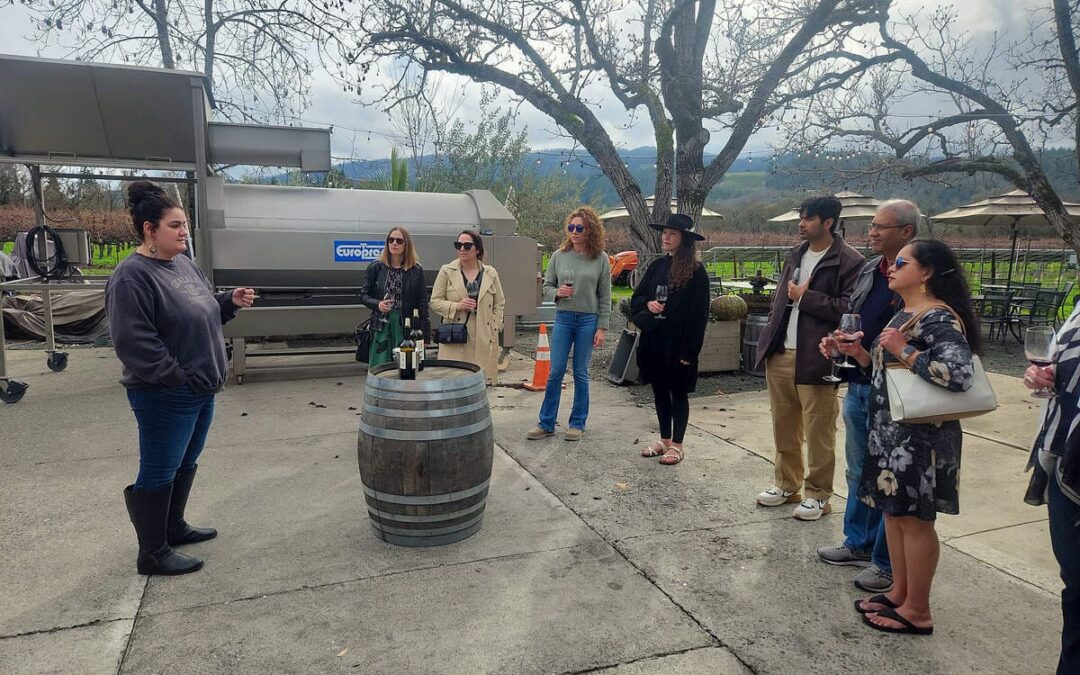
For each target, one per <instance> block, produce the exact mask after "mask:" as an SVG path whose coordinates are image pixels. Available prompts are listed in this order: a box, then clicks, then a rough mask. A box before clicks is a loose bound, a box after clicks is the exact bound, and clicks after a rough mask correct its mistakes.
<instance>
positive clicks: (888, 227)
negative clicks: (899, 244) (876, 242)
mask: <svg viewBox="0 0 1080 675" xmlns="http://www.w3.org/2000/svg"><path fill="white" fill-rule="evenodd" d="M902 227H907V225H878V224H877V223H870V229H871V230H899V229H900V228H902Z"/></svg>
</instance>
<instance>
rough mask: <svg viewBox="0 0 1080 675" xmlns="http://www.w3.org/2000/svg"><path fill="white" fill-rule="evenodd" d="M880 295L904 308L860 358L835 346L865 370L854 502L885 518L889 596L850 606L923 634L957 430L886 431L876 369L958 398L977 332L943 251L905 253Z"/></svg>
mask: <svg viewBox="0 0 1080 675" xmlns="http://www.w3.org/2000/svg"><path fill="white" fill-rule="evenodd" d="M889 288H891V289H892V290H893V291H895V292H896V293H897V294H899V295H900V297H901V298H902V299H903V301H904V309H903V310H901V311H900V312H899V313H898V314H897V315H896V316H895V317H893V319H892V321H890V322H889V325H888V326H887V327H886V328H885V330H883V331H882V333H881V335H880V336H879V337H878V339H877V340H876V341H875V342H874V344H873V346H872V347H871V350H870V351H869V352H867V351H866V350H865V349H863V347H862V345H861V342H860V341H859V340H856V341H855V342H854V343H850V344H844V343H838V344H837V347H838V348H839V349H840V351H841V352H843V353H846V354H848V355H850V356H852V357H853V358H855V359H856V360H857V361H858V362H859V364H860V365H861V366H862V367H863V368H872V375H871V384H870V386H871V393H870V437H869V443H868V448H867V452H868V455H867V460H866V463H865V465H864V467H863V472H862V478H861V481H860V486H859V499H861V500H862V501H863V502H864V503H866V504H868V505H869V506H872V507H874V508H877V509H880V510H881V511H883V512H884V514H885V532H886V540H887V541H888V545H889V558H890V559H891V562H892V567H893V579H894V581H895V584H894V585H893V588H892V590H891V591H889V592H887V593H883V594H880V595H875V596H872V597H870V598H867V599H864V600H860V601H859V602H857V603H856V604H855V607H856V609H857V610H858V611H859V612H860V613H861V614H862V615H863V621H865V622H866V624H867V625H869V626H870V627H871V628H875V629H877V630H882V631H886V632H891V633H911V634H916V635H928V634H930V633H932V632H933V626H934V622H933V618H932V617H931V614H930V585H931V583H932V582H933V579H934V571H935V570H936V568H937V562H938V556H939V552H940V546H939V543H938V537H937V532H936V531H935V529H934V519H935V518H936V516H937V513H938V512H941V513H950V514H957V513H959V512H960V502H959V495H958V492H957V487H958V482H959V476H960V446H961V443H962V440H963V436H962V433H961V430H960V423H959V422H957V421H950V422H940V423H929V424H910V423H905V422H894V421H893V420H892V418H891V416H890V414H889V394H888V392H887V391H886V387H885V368H886V367H887V366H888V364H889V363H895V362H897V361H899V362H901V363H903V364H904V365H906V366H907V367H908V368H910V369H911V370H912V371H913V372H914V373H916V374H917V375H918V376H919V377H922V378H923V379H924V380H926V381H928V382H931V383H933V384H936V385H938V386H940V387H944V388H945V389H948V390H949V391H955V392H960V391H966V390H967V389H969V388H970V387H971V381H972V376H973V370H972V360H971V354H972V351H973V350H974V351H978V348H979V329H978V325H977V324H976V323H975V317H974V312H973V311H972V307H971V291H970V290H969V288H968V285H967V281H966V280H965V279H964V275H963V272H962V271H961V269H960V265H959V263H958V262H957V260H956V256H955V254H953V252H952V250H951V249H950V248H949V247H948V246H946V245H945V244H943V243H942V242H939V241H934V240H922V241H915V242H912V243H911V244H908V245H907V246H905V247H904V248H903V249H902V250H901V251H900V254H899V255H897V256H896V262H895V263H894V265H893V266H892V267H890V268H889Z"/></svg>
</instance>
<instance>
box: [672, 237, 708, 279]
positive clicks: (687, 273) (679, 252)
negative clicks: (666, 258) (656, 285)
mask: <svg viewBox="0 0 1080 675" xmlns="http://www.w3.org/2000/svg"><path fill="white" fill-rule="evenodd" d="M680 234H681V235H682V240H681V241H680V242H679V247H678V248H677V249H675V250H674V251H672V252H671V271H670V272H669V273H668V284H669V285H670V286H671V287H672V288H673V289H674V288H682V287H684V286H686V285H687V284H689V283H690V280H691V279H692V278H693V277H694V271H695V270H697V266H698V265H699V264H701V263H700V262H698V253H697V246H695V244H696V243H697V242H696V241H695V240H694V237H692V236H691V235H690V234H689V233H687V232H682V231H680Z"/></svg>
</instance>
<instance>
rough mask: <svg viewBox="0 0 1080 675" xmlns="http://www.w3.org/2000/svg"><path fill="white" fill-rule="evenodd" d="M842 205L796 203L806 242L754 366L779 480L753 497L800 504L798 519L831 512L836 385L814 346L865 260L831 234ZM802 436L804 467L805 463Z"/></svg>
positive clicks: (785, 276)
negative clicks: (763, 390)
mask: <svg viewBox="0 0 1080 675" xmlns="http://www.w3.org/2000/svg"><path fill="white" fill-rule="evenodd" d="M840 208H841V207H840V202H839V201H838V200H837V199H836V198H835V197H832V196H827V197H816V198H813V199H808V200H806V201H805V202H803V203H802V204H801V205H800V206H799V216H800V221H799V236H800V237H801V238H802V239H803V240H804V241H803V243H802V244H800V245H799V246H796V247H795V248H793V249H792V250H791V251H790V252H789V253H788V257H787V259H786V260H785V262H784V267H783V271H782V273H781V275H780V283H779V285H778V287H777V292H776V295H775V296H774V297H773V304H772V309H771V311H770V313H769V324H768V325H767V326H765V328H763V329H762V331H761V337H760V339H759V340H758V350H757V366H758V367H760V365H761V364H762V363H764V364H765V379H766V383H767V385H768V389H769V403H770V406H771V408H772V420H773V440H774V442H775V444H776V465H775V474H776V482H775V485H774V486H773V487H771V488H769V489H768V490H765V491H764V492H762V493H761V494H759V495H758V496H757V502H758V504H761V505H762V506H781V505H783V504H787V503H794V502H800V503H799V506H797V507H796V508H795V510H794V512H793V513H792V515H793V516H795V517H796V518H798V519H800V520H817V519H818V518H820V517H821V516H823V515H825V514H826V513H828V512H829V511H830V510H831V509H832V506H831V505H830V504H829V498H830V497H832V492H833V471H834V469H835V465H836V415H837V401H836V386H835V385H833V384H827V383H826V382H825V381H824V380H823V379H822V378H824V377H825V376H826V375H828V374H829V371H830V366H829V361H828V359H824V358H822V356H821V354H820V353H819V352H818V343H819V342H821V338H823V337H824V336H825V335H826V334H828V333H830V332H832V331H834V330H836V328H837V326H838V325H839V323H840V317H841V316H843V314H844V312H846V311H847V309H848V299H849V297H850V295H851V291H852V289H853V288H854V286H855V280H856V279H857V278H858V277H859V272H860V271H861V270H862V267H863V264H864V263H865V259H864V258H863V256H862V255H861V254H860V253H859V252H858V251H856V250H855V249H853V248H852V247H850V246H848V245H847V244H845V243H844V240H843V239H842V238H840V237H839V236H836V235H835V234H834V232H833V230H834V229H835V228H836V223H837V220H838V219H839V218H840ZM784 291H786V292H784ZM789 300H790V301H791V302H790V303H789V302H788V301H789ZM804 439H805V440H806V446H807V457H808V460H809V472H807V467H805V466H804V464H803V454H802V445H803V440H804ZM804 486H805V494H803V495H801V494H800V490H802V489H803V488H804ZM803 497H805V499H803Z"/></svg>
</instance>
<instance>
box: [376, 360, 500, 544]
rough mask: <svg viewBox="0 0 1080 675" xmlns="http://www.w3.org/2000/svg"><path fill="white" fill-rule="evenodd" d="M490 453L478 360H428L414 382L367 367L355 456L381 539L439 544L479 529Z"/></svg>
mask: <svg viewBox="0 0 1080 675" xmlns="http://www.w3.org/2000/svg"><path fill="white" fill-rule="evenodd" d="M494 451H495V439H494V436H493V433H492V428H491V410H490V409H489V408H488V399H487V389H486V387H485V386H484V374H483V372H482V371H481V370H480V367H479V366H476V365H473V364H471V363H465V362H462V361H439V360H432V361H427V362H426V363H425V364H424V370H422V371H420V372H419V373H417V376H416V379H415V380H401V379H399V378H398V370H397V365H396V364H393V363H389V364H384V365H381V366H377V367H375V368H372V369H371V370H370V371H369V372H368V376H367V382H366V384H365V385H364V407H363V412H362V413H361V416H360V434H359V440H358V442H357V457H358V460H359V464H360V479H361V481H362V482H363V484H364V497H365V499H366V500H367V508H368V515H369V516H370V517H371V525H372V527H374V528H375V534H376V535H377V536H378V537H379V538H380V539H382V540H383V541H387V542H389V543H391V544H397V545H399V546H439V545H441V544H449V543H452V542H455V541H460V540H462V539H465V538H466V537H469V536H471V535H472V534H474V533H475V532H476V531H477V530H479V529H480V521H481V519H483V517H484V507H485V506H486V504H487V495H488V482H489V481H490V479H491V461H492V457H493V454H494Z"/></svg>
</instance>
